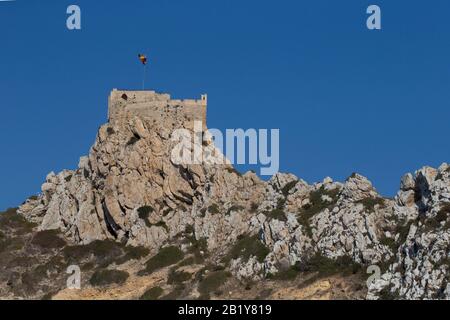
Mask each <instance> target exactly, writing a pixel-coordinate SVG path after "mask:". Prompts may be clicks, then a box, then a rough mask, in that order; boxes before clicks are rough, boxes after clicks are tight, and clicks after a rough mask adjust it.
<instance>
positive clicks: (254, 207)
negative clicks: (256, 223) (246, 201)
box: [250, 202, 259, 213]
mask: <svg viewBox="0 0 450 320" xmlns="http://www.w3.org/2000/svg"><path fill="white" fill-rule="evenodd" d="M258 207H259V205H258V204H257V203H256V202H252V203H251V204H250V212H251V213H255V212H256V210H258Z"/></svg>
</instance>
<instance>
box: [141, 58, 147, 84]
mask: <svg viewBox="0 0 450 320" xmlns="http://www.w3.org/2000/svg"><path fill="white" fill-rule="evenodd" d="M146 67H147V65H146V64H144V76H143V78H142V90H145V68H146Z"/></svg>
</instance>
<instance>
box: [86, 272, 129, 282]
mask: <svg viewBox="0 0 450 320" xmlns="http://www.w3.org/2000/svg"><path fill="white" fill-rule="evenodd" d="M128 277H129V274H128V272H126V271H122V270H97V271H95V272H94V274H93V275H92V277H91V279H90V280H89V283H90V284H91V285H93V286H107V285H111V284H123V283H124V282H125V281H127V279H128Z"/></svg>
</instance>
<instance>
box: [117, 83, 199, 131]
mask: <svg viewBox="0 0 450 320" xmlns="http://www.w3.org/2000/svg"><path fill="white" fill-rule="evenodd" d="M207 99H208V98H207V95H206V94H203V95H202V96H201V98H200V99H171V97H170V95H169V94H167V93H157V92H155V91H130V90H117V89H113V91H112V92H111V95H110V96H109V103H108V119H109V121H110V122H114V121H116V120H117V119H120V118H122V117H124V116H126V115H138V116H140V117H143V118H146V119H147V120H152V121H165V122H164V123H167V124H170V123H172V124H175V123H176V122H178V123H180V122H181V123H185V122H192V121H193V120H200V121H203V123H206V107H207Z"/></svg>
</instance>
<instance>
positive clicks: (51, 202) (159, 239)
mask: <svg viewBox="0 0 450 320" xmlns="http://www.w3.org/2000/svg"><path fill="white" fill-rule="evenodd" d="M178 125H181V124H178ZM175 128H177V125H174V127H173V129H175ZM185 129H188V130H191V129H192V128H185ZM172 133H173V130H170V129H168V128H165V127H164V124H163V123H155V122H153V121H151V120H150V119H145V118H141V117H137V116H135V115H132V114H127V115H126V116H123V117H120V118H116V119H114V121H113V122H111V123H108V124H105V125H103V126H102V127H101V128H100V129H99V131H98V134H97V138H96V141H95V143H94V145H93V146H92V148H91V150H90V154H89V156H88V157H82V158H81V159H80V164H79V168H78V170H76V171H63V172H61V173H60V174H58V175H55V174H54V173H51V174H49V175H48V176H47V179H46V182H45V183H44V184H43V185H42V194H41V196H40V197H39V199H37V200H28V201H27V202H26V203H25V204H24V205H23V206H22V207H21V208H20V212H21V213H23V214H24V215H25V216H26V217H28V218H29V219H30V220H33V221H34V222H38V223H39V224H40V225H41V229H44V230H45V229H61V230H62V231H63V232H64V234H65V235H66V236H67V237H68V238H69V239H71V240H73V241H74V242H77V243H89V242H91V241H93V240H96V239H106V238H114V239H117V240H120V241H123V242H127V243H128V244H132V245H145V246H148V247H150V248H159V247H160V246H161V245H162V244H164V243H165V242H166V241H167V240H169V239H170V238H172V237H174V236H176V235H177V234H179V233H180V232H181V231H184V229H185V227H186V226H187V225H192V226H195V230H196V235H197V237H206V238H207V239H208V245H209V247H210V248H211V249H214V248H217V247H221V246H222V247H225V246H226V244H227V243H229V242H230V241H233V240H235V239H236V238H237V237H238V236H239V235H240V234H242V233H246V232H249V223H248V221H249V220H250V215H247V216H246V215H245V214H243V213H242V212H239V213H238V212H237V211H238V210H234V211H233V210H230V212H229V215H227V216H226V217H225V218H224V219H223V218H219V216H220V215H217V217H215V216H214V215H215V213H210V212H206V213H205V210H207V208H208V207H209V206H211V205H213V204H214V206H217V207H218V208H219V210H221V211H225V212H226V211H227V210H229V209H230V208H231V209H232V207H233V206H234V207H235V208H236V207H239V208H242V209H241V210H239V211H245V210H243V209H247V206H249V205H250V204H251V203H253V202H255V203H257V202H260V201H261V197H262V194H263V190H264V183H263V182H262V181H260V180H259V178H258V177H257V176H256V175H255V174H253V173H248V174H246V175H243V176H241V175H240V174H238V173H237V172H235V171H234V169H233V168H232V167H231V166H230V165H228V164H224V165H207V164H205V165H200V164H192V165H177V164H174V163H172V161H171V152H172V150H173V149H174V146H175V144H176V143H177V142H178V141H174V140H172V139H171V134H172ZM217 152H218V151H217ZM145 206H146V207H148V208H151V209H149V211H151V212H149V214H148V217H140V216H139V208H142V207H145ZM202 211H203V212H202ZM247 212H248V210H247ZM244 213H245V212H244ZM146 220H147V221H146Z"/></svg>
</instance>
